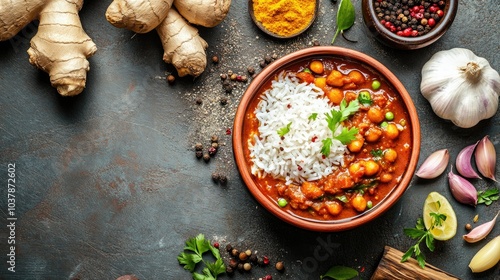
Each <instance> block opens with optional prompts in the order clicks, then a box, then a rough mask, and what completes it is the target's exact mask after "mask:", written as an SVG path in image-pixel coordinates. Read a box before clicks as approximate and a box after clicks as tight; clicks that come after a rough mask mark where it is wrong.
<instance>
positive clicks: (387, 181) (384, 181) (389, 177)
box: [380, 173, 392, 183]
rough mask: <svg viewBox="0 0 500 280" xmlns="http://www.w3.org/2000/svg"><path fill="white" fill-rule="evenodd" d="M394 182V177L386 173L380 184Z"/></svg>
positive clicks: (381, 177)
mask: <svg viewBox="0 0 500 280" xmlns="http://www.w3.org/2000/svg"><path fill="white" fill-rule="evenodd" d="M390 181H392V175H391V174H389V173H384V174H382V176H380V182H382V183H389V182H390Z"/></svg>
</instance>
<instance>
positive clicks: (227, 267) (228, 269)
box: [226, 266, 234, 275]
mask: <svg viewBox="0 0 500 280" xmlns="http://www.w3.org/2000/svg"><path fill="white" fill-rule="evenodd" d="M226 273H227V274H229V275H232V274H233V273H234V270H233V268H232V267H230V266H226Z"/></svg>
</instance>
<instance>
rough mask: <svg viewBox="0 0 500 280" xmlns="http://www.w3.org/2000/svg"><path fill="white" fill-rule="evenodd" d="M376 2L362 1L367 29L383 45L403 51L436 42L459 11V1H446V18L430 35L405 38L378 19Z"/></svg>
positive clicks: (372, 0) (442, 19)
mask: <svg viewBox="0 0 500 280" xmlns="http://www.w3.org/2000/svg"><path fill="white" fill-rule="evenodd" d="M375 1H376V0H362V2H361V9H362V13H363V20H364V22H365V25H366V27H367V28H368V30H369V31H370V33H371V34H372V35H374V37H375V38H376V39H377V40H378V41H380V42H381V43H383V44H385V45H387V46H389V47H393V48H396V49H403V50H415V49H420V48H423V47H426V46H428V45H430V44H432V43H434V42H436V41H437V40H438V39H439V38H441V36H443V35H444V34H445V33H446V31H447V30H448V29H449V28H450V26H451V24H452V23H453V20H454V19H455V15H456V14H457V9H458V0H445V2H446V5H445V8H444V10H443V11H444V16H443V17H442V18H441V19H440V20H439V22H438V23H437V24H436V25H435V26H434V27H433V28H432V29H431V30H430V31H429V33H427V34H425V35H422V36H417V37H403V36H399V35H396V34H394V33H392V32H390V31H389V30H388V29H387V28H386V27H385V26H383V25H382V24H381V23H380V22H379V20H378V19H377V14H376V12H375V9H374V7H373V2H375Z"/></svg>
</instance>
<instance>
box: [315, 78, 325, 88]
mask: <svg viewBox="0 0 500 280" xmlns="http://www.w3.org/2000/svg"><path fill="white" fill-rule="evenodd" d="M314 84H315V85H316V86H317V87H319V88H321V89H324V88H325V86H326V78H325V77H316V78H314Z"/></svg>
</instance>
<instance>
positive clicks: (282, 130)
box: [277, 122, 292, 137]
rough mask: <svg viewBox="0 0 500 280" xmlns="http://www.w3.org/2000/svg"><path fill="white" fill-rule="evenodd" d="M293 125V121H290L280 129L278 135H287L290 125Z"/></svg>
mask: <svg viewBox="0 0 500 280" xmlns="http://www.w3.org/2000/svg"><path fill="white" fill-rule="evenodd" d="M291 125H292V122H289V123H288V124H287V125H286V126H285V127H282V128H280V129H278V131H277V132H278V135H279V136H280V137H283V136H285V134H287V133H288V132H290V126H291Z"/></svg>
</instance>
